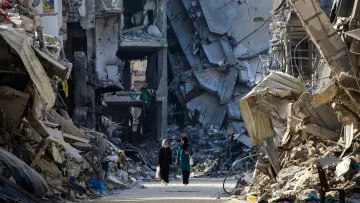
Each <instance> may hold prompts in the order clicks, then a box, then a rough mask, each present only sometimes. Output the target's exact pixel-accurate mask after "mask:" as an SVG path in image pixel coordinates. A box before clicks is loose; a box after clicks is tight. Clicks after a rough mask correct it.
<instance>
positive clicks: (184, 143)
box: [176, 137, 193, 185]
mask: <svg viewBox="0 0 360 203" xmlns="http://www.w3.org/2000/svg"><path fill="white" fill-rule="evenodd" d="M192 155H193V150H192V148H191V146H190V145H189V140H188V139H187V138H186V137H183V138H181V146H180V147H179V149H178V152H177V156H176V165H179V164H180V169H181V172H182V176H183V184H184V185H187V184H189V177H190V156H192Z"/></svg>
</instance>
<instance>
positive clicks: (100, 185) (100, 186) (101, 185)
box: [89, 179, 105, 194]
mask: <svg viewBox="0 0 360 203" xmlns="http://www.w3.org/2000/svg"><path fill="white" fill-rule="evenodd" d="M89 185H91V186H93V187H94V188H95V189H96V190H97V191H98V192H99V193H100V194H105V185H104V183H103V182H102V181H101V180H94V179H92V180H90V181H89Z"/></svg>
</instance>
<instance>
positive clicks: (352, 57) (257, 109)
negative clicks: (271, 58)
mask: <svg viewBox="0 0 360 203" xmlns="http://www.w3.org/2000/svg"><path fill="white" fill-rule="evenodd" d="M357 4H358V3H357V2H356V3H355V4H354V5H347V4H343V3H342V2H340V1H336V2H335V4H334V5H335V7H334V9H338V10H340V9H341V10H342V11H345V10H346V9H347V10H348V11H351V10H352V11H353V12H352V16H350V17H349V18H347V20H349V21H350V23H349V24H348V25H349V26H340V23H341V22H342V23H344V21H343V20H342V21H341V19H342V18H340V16H332V19H336V18H338V20H337V21H336V20H335V21H334V20H333V21H334V22H336V26H335V27H336V28H337V30H335V28H334V27H333V25H332V24H331V23H330V19H329V17H328V16H327V15H326V14H325V13H324V11H323V10H322V8H321V6H320V4H319V2H318V1H317V0H309V1H282V2H280V5H279V6H278V7H277V8H276V9H275V10H276V12H280V13H281V12H285V13H282V14H285V15H286V16H288V18H286V19H287V20H288V21H286V22H285V21H284V22H278V25H280V26H281V24H282V23H285V26H293V25H294V24H292V23H293V22H294V21H299V22H301V24H302V27H301V28H300V27H299V28H298V30H297V31H299V32H303V31H304V32H305V33H306V36H304V38H303V40H301V41H300V42H298V43H295V45H296V44H297V45H296V46H295V51H296V49H297V48H298V46H299V45H300V44H302V43H304V41H305V39H308V38H309V39H311V42H310V41H309V42H306V43H308V46H310V45H311V44H313V45H312V48H311V49H310V48H309V53H311V54H309V56H308V57H309V59H308V60H313V51H314V50H313V49H316V51H314V52H316V53H318V56H316V57H318V59H315V60H314V61H316V63H312V61H311V63H312V64H311V65H310V64H309V63H307V64H301V63H298V64H295V66H292V63H293V62H294V61H295V63H296V62H299V61H300V60H303V58H301V57H295V55H292V54H290V55H288V53H286V51H289V50H282V52H283V53H282V54H280V56H281V57H283V56H285V57H286V59H287V60H286V61H288V62H291V64H290V63H287V62H286V61H283V62H284V63H283V64H282V63H280V64H279V65H280V68H279V69H278V70H282V71H284V72H285V73H283V72H271V73H270V74H269V75H268V76H267V77H266V78H265V79H264V80H262V81H261V82H260V83H259V84H257V86H256V87H255V88H254V89H253V90H252V91H251V92H250V93H249V94H248V95H246V96H245V97H244V98H243V99H242V100H241V101H240V102H239V106H240V109H241V115H242V117H243V118H244V121H245V123H246V127H247V130H248V133H249V137H250V139H251V141H252V144H254V145H256V146H259V147H261V152H263V154H262V155H261V156H259V157H258V160H257V163H256V166H255V171H254V173H253V181H252V182H251V184H243V183H244V181H239V183H240V184H239V185H238V188H237V190H236V191H237V193H238V194H239V195H241V196H243V195H244V196H245V197H247V198H248V199H252V200H254V199H255V200H266V201H269V202H284V201H287V202H295V201H306V200H313V201H318V200H319V199H320V191H323V190H326V189H327V188H328V187H330V188H338V189H340V191H341V190H344V191H345V194H346V197H347V200H348V201H349V202H355V201H356V197H358V188H359V183H360V182H359V177H360V174H359V165H360V164H359V162H360V159H359V158H360V153H359V151H358V146H359V135H360V134H359V127H360V126H359V120H360V113H359V112H360V111H359V109H360V108H359V99H358V98H359V92H360V86H359V82H358V76H359V75H358V65H357V64H358V63H357V61H358V55H356V53H357V52H356V51H355V46H356V44H357V43H358V40H360V38H359V35H358V33H359V32H358V30H352V29H356V27H355V26H354V25H355V24H353V23H354V22H356V18H355V16H357V13H358V12H359V10H358V9H357V8H358V6H359V5H357ZM290 9H291V10H290ZM350 13H351V12H350ZM278 14H279V13H277V15H278ZM332 14H334V13H332ZM311 16H313V17H311ZM276 19H277V18H275V20H276ZM340 21H341V22H340ZM276 22H277V21H275V23H276ZM351 22H352V23H351ZM282 27H284V26H282ZM339 29H340V30H339ZM349 30H350V31H349ZM338 31H339V32H338ZM281 32H285V34H284V33H283V34H281ZM281 32H278V33H277V34H280V35H276V34H275V35H276V36H277V37H279V36H280V37H279V38H278V39H280V40H281V41H280V42H279V43H285V44H288V43H289V42H288V40H290V42H292V40H294V39H292V38H289V39H287V38H286V37H288V35H287V34H288V32H289V30H286V29H284V30H282V31H281ZM339 33H340V34H339ZM297 34H299V33H297ZM302 34H304V33H302ZM297 37H298V36H297ZM290 46H292V43H291V44H290ZM300 46H302V45H300ZM273 47H275V46H273ZM330 47H331V48H330ZM288 48H289V49H290V51H289V53H290V52H292V51H291V49H292V47H288ZM310 50H311V51H310ZM346 50H349V51H346ZM272 51H274V50H272ZM277 51H281V50H277ZM320 56H321V57H320ZM279 61H282V59H279ZM311 66H313V67H311ZM295 67H296V68H297V69H294V68H295ZM309 67H310V68H311V69H309ZM269 69H271V67H269ZM308 71H309V72H308ZM294 76H295V77H298V78H295V77H294ZM316 78H318V79H319V80H312V79H316ZM341 194H342V193H340V195H338V193H337V192H336V190H331V192H327V193H326V195H327V197H326V199H327V200H329V201H336V202H342V200H341V198H342V197H341ZM245 199H246V198H245Z"/></svg>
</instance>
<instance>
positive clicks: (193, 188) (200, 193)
mask: <svg viewBox="0 0 360 203" xmlns="http://www.w3.org/2000/svg"><path fill="white" fill-rule="evenodd" d="M222 181H223V180H222V179H190V184H189V185H188V186H183V185H182V182H181V180H175V181H172V182H170V184H169V185H168V186H167V187H165V186H162V185H161V184H160V183H159V182H152V183H145V184H144V185H145V187H146V189H137V188H134V189H132V190H125V191H123V192H121V193H120V194H119V195H116V196H110V197H105V198H103V199H101V200H94V201H91V202H150V203H152V202H153V203H155V202H156V203H165V202H171V203H195V202H196V203H197V202H199V203H206V202H234V203H245V202H242V201H239V200H231V199H230V198H229V197H221V198H220V199H217V197H218V196H219V195H221V194H223V189H222ZM225 186H226V187H227V189H228V190H229V191H230V190H231V189H232V188H234V186H235V181H234V180H229V181H227V183H226V185H225Z"/></svg>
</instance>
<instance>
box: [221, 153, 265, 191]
mask: <svg viewBox="0 0 360 203" xmlns="http://www.w3.org/2000/svg"><path fill="white" fill-rule="evenodd" d="M259 155H261V154H251V155H249V156H246V157H244V158H241V159H238V160H236V161H235V162H234V163H233V164H232V166H231V168H230V169H229V171H228V173H227V174H226V176H225V179H224V182H223V190H224V192H225V193H226V194H228V195H233V194H231V193H230V192H228V191H227V190H226V189H225V182H226V179H227V178H228V176H229V174H230V172H231V171H232V169H233V168H234V167H235V166H236V165H238V163H240V162H242V161H243V160H245V159H248V158H252V157H254V156H259Z"/></svg>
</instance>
